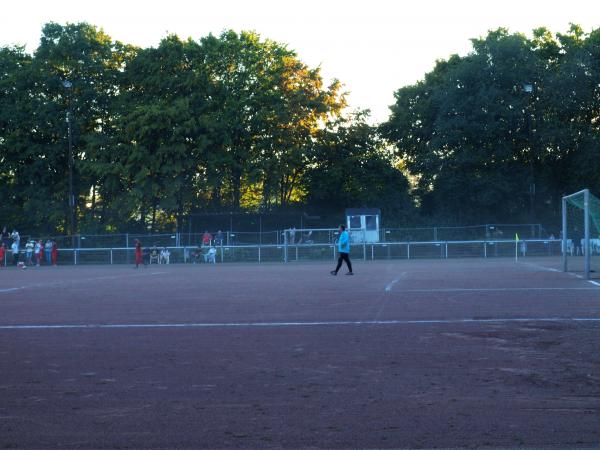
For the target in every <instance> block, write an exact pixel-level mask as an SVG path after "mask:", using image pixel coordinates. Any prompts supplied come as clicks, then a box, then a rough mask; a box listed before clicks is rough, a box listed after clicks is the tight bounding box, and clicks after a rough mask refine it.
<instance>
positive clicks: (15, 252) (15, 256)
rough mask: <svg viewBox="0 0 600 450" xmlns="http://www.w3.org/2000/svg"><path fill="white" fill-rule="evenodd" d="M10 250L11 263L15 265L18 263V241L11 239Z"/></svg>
mask: <svg viewBox="0 0 600 450" xmlns="http://www.w3.org/2000/svg"><path fill="white" fill-rule="evenodd" d="M11 250H12V254H13V264H14V265H15V266H16V265H18V264H19V241H17V240H14V241H13V243H12V246H11Z"/></svg>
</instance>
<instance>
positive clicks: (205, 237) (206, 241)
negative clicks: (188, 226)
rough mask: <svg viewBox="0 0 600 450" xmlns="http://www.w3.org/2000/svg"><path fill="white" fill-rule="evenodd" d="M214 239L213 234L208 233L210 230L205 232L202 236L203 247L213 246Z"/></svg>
mask: <svg viewBox="0 0 600 450" xmlns="http://www.w3.org/2000/svg"><path fill="white" fill-rule="evenodd" d="M212 238H213V237H212V234H210V233H209V232H208V230H206V231H205V232H204V234H203V235H202V246H203V247H209V246H210V244H211V242H212Z"/></svg>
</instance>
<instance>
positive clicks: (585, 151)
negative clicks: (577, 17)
mask: <svg viewBox="0 0 600 450" xmlns="http://www.w3.org/2000/svg"><path fill="white" fill-rule="evenodd" d="M472 42H473V51H472V52H471V53H470V54H469V55H467V56H465V57H459V56H452V57H451V58H449V59H448V60H447V61H438V63H437V64H436V66H435V68H434V70H433V71H432V72H430V73H428V74H427V75H426V76H425V79H424V80H423V81H421V82H419V83H417V84H415V85H413V86H407V87H404V88H401V89H399V90H398V91H397V92H396V103H395V104H394V105H393V107H392V114H391V117H390V119H389V120H388V121H387V122H386V123H384V124H382V125H381V131H382V134H383V135H384V136H385V137H386V138H387V139H388V140H389V141H390V142H391V143H393V144H394V146H395V147H396V149H397V154H398V156H399V157H400V158H402V159H403V160H404V161H405V163H406V166H407V168H408V169H409V171H410V172H411V173H413V174H414V175H415V176H416V179H417V180H418V182H417V186H416V189H415V196H416V198H417V201H418V203H419V204H420V208H421V213H422V214H423V215H424V216H426V217H429V219H430V220H437V221H442V222H444V223H449V222H454V223H463V224H464V223H474V222H500V223H502V222H508V221H528V220H531V221H536V222H537V221H542V222H543V223H548V224H551V225H556V224H558V222H559V220H558V217H559V214H560V211H559V209H560V198H561V196H562V195H563V194H565V193H571V192H574V191H577V190H579V189H581V188H584V187H589V188H591V189H592V190H593V191H595V192H597V193H598V192H600V175H599V174H600V171H599V170H598V169H599V161H600V134H599V133H598V131H599V127H600V30H595V31H593V32H592V33H590V34H585V33H584V32H583V31H582V30H581V29H580V28H579V27H577V26H572V27H571V29H570V31H569V32H568V33H566V34H560V33H559V34H556V35H555V36H553V35H552V34H551V33H550V32H549V31H548V30H546V29H544V28H540V29H536V30H534V33H533V37H532V38H531V39H528V38H527V37H526V36H524V35H522V34H510V33H509V32H508V31H507V30H505V29H499V30H496V31H492V32H490V33H489V34H488V35H487V36H485V37H483V38H480V39H474V40H473V41H472Z"/></svg>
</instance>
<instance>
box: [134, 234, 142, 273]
mask: <svg viewBox="0 0 600 450" xmlns="http://www.w3.org/2000/svg"><path fill="white" fill-rule="evenodd" d="M140 264H142V243H141V242H140V241H139V240H137V239H136V240H135V268H136V269H137V268H138V267H139V266H140Z"/></svg>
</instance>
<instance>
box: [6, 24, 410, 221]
mask: <svg viewBox="0 0 600 450" xmlns="http://www.w3.org/2000/svg"><path fill="white" fill-rule="evenodd" d="M65 82H68V83H66V85H65ZM69 83H70V86H71V87H65V86H69ZM341 89H342V87H341V84H340V83H339V82H338V81H337V80H334V81H333V82H332V83H331V84H330V85H328V86H325V85H324V83H323V79H322V77H321V75H320V70H319V68H310V67H308V66H306V64H304V63H303V62H302V61H301V60H300V59H299V58H298V56H297V55H296V53H295V52H294V51H292V50H290V49H288V48H287V47H286V46H285V45H282V44H279V43H277V42H273V41H270V40H262V39H261V38H260V37H259V36H258V35H257V34H256V33H253V32H242V33H235V32H233V31H225V32H223V33H222V34H221V35H220V36H213V35H209V36H206V37H204V38H201V39H200V40H198V41H194V40H191V39H188V40H185V41H182V40H180V39H179V38H178V37H177V36H167V37H166V38H164V39H163V40H162V41H161V42H160V44H159V45H158V46H157V47H156V48H136V47H132V46H128V45H125V44H122V43H120V42H114V41H113V40H112V39H111V38H110V37H109V36H107V35H106V34H105V33H104V32H102V31H101V30H98V29H97V28H96V27H94V26H92V25H89V24H86V23H81V24H68V25H66V26H62V25H59V24H55V23H50V24H47V25H46V26H45V27H44V29H43V31H42V38H41V41H40V45H39V47H38V49H37V50H36V51H35V53H34V54H33V55H29V54H27V53H25V52H24V50H23V49H22V48H18V47H4V48H2V49H0V177H2V183H0V189H1V190H2V191H1V195H2V199H3V201H2V204H1V207H0V208H1V210H0V211H1V215H0V219H1V220H2V221H3V222H4V223H7V224H10V225H11V226H12V225H15V226H18V227H21V228H24V229H28V230H30V231H32V232H34V231H44V232H66V231H69V230H68V228H69V204H68V193H69V188H68V167H69V165H68V158H69V154H68V145H67V122H66V119H67V117H70V118H71V125H72V136H73V147H74V162H75V164H74V166H75V171H74V172H75V178H74V186H75V188H74V190H75V197H76V205H75V207H76V216H77V229H78V231H85V232H105V231H115V230H128V231H132V230H139V231H141V230H148V231H157V230H161V229H166V230H170V229H173V228H175V227H177V226H180V225H181V221H182V218H183V217H185V216H186V215H187V214H189V213H203V212H209V211H264V212H268V211H282V210H289V209H290V208H292V209H293V208H296V209H298V208H300V209H305V208H308V209H310V208H312V209H319V208H320V209H322V210H326V211H328V212H332V211H333V212H342V211H343V209H344V208H345V207H354V206H360V205H361V204H363V203H365V204H367V203H369V204H371V205H373V206H382V205H380V202H381V199H386V201H387V199H388V198H389V199H390V201H391V202H392V203H390V205H395V204H402V205H403V207H405V206H406V204H407V203H410V202H408V200H407V198H408V197H407V191H408V183H407V181H406V178H405V177H404V176H403V175H402V174H401V172H400V171H398V170H397V169H395V168H394V167H393V161H394V157H393V155H390V154H386V153H383V152H382V151H381V148H382V144H381V143H380V142H378V141H377V138H376V130H375V129H374V128H373V127H369V126H367V125H366V124H365V119H364V116H363V115H358V116H356V117H354V118H353V119H352V120H350V119H347V120H346V121H345V122H344V120H343V119H342V118H341V117H342V116H341V114H342V110H343V109H344V108H345V106H346V105H345V98H344V93H343V92H342V90H341ZM350 122H351V123H350ZM334 129H335V131H332V130H334ZM338 134H339V136H340V137H341V138H342V141H340V142H338V143H334V141H335V136H336V135H338ZM342 142H347V143H348V145H349V146H351V147H348V148H342V145H341V144H342ZM345 152H349V157H351V158H354V159H355V162H356V164H354V163H352V164H350V163H349V162H348V161H343V159H344V157H345ZM340 158H341V159H340ZM371 159H372V160H371ZM336 161H337V162H343V164H342V166H341V167H335V168H332V167H330V165H331V164H337V162H336ZM321 166H323V167H325V166H327V168H326V170H329V169H334V170H335V172H336V177H337V178H336V180H337V181H336V182H333V180H324V179H322V178H321V179H319V177H318V176H317V175H316V174H318V173H319V171H320V168H321ZM373 168H375V169H376V170H379V171H381V173H382V174H384V177H386V178H385V179H386V180H387V182H385V181H384V180H383V179H382V180H377V181H375V180H374V179H373V178H374V174H373V173H371V171H372V170H373ZM392 183H394V184H392ZM396 183H397V184H396ZM367 184H368V185H367ZM355 195H356V197H355ZM311 202H313V203H314V205H311ZM394 202H395V203H394Z"/></svg>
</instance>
